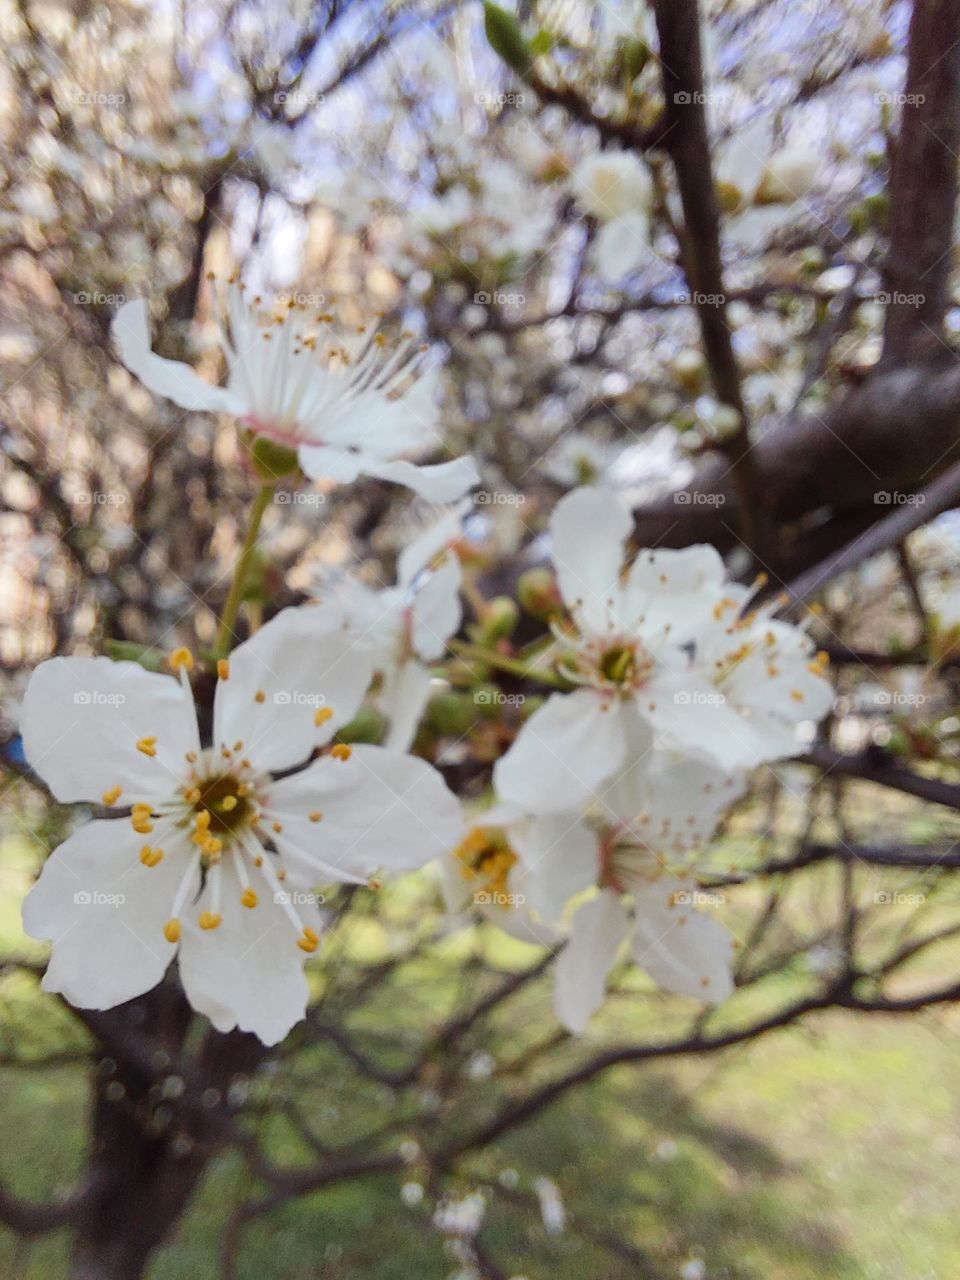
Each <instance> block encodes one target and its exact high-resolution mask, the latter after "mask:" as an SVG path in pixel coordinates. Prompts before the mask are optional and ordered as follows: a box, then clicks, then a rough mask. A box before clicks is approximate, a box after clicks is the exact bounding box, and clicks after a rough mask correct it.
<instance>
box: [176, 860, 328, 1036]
mask: <svg viewBox="0 0 960 1280" xmlns="http://www.w3.org/2000/svg"><path fill="white" fill-rule="evenodd" d="M224 876H225V880H226V883H225V885H224V892H223V899H222V904H221V910H220V914H221V916H222V922H221V924H220V925H219V927H218V928H216V929H201V928H200V927H199V926H198V925H197V923H196V920H195V919H194V918H193V917H192V916H191V917H189V918H186V919H184V921H183V934H182V939H181V943H180V980H181V982H182V983H183V989H184V991H185V992H186V995H187V999H188V1000H189V1001H190V1003H191V1005H192V1006H193V1008H194V1009H196V1010H197V1011H198V1012H200V1013H202V1014H205V1015H206V1016H207V1017H208V1018H209V1019H210V1021H211V1022H212V1023H213V1025H214V1026H215V1027H216V1029H217V1030H218V1031H224V1032H226V1031H232V1030H233V1028H234V1027H238V1028H239V1029H240V1030H241V1031H251V1032H253V1034H254V1035H255V1036H258V1037H259V1039H260V1040H262V1041H263V1043H264V1044H276V1043H277V1042H278V1041H280V1040H282V1039H283V1038H284V1036H285V1035H286V1034H287V1032H288V1031H289V1030H290V1028H291V1027H292V1026H294V1025H295V1023H297V1022H299V1021H300V1020H301V1018H303V1016H304V1014H305V1012H306V1007H307V980H306V977H305V976H304V972H303V963H304V961H305V960H306V958H307V957H306V954H305V952H303V951H302V950H301V949H300V948H299V947H298V946H297V932H296V928H295V927H294V925H293V923H292V922H291V920H290V919H289V918H288V916H287V915H286V913H285V911H284V910H283V908H282V907H281V906H280V905H279V904H278V903H276V902H274V901H273V899H272V897H271V896H270V895H269V894H268V893H261V894H260V901H259V903H258V905H257V906H256V907H254V908H253V909H252V910H249V909H247V908H246V907H243V906H241V903H240V890H239V887H238V885H232V884H230V882H229V868H227V867H224ZM297 912H298V914H299V915H300V916H301V918H302V919H303V923H304V924H305V925H306V926H307V927H308V928H312V929H314V930H315V931H316V932H317V933H320V931H321V928H322V925H321V921H320V915H319V912H318V911H317V910H316V908H315V907H312V906H309V905H307V906H303V905H301V904H300V903H298V904H297ZM194 914H195V913H194Z"/></svg>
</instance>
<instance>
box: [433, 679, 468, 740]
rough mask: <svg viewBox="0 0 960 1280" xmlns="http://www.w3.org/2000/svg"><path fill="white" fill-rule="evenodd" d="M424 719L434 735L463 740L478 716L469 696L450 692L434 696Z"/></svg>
mask: <svg viewBox="0 0 960 1280" xmlns="http://www.w3.org/2000/svg"><path fill="white" fill-rule="evenodd" d="M424 718H425V720H426V722H427V725H428V726H429V727H430V728H431V729H432V730H433V731H434V733H440V734H443V735H444V736H445V737H450V738H461V737H463V735H464V734H465V733H469V732H470V729H471V728H472V726H473V723H474V721H475V720H476V718H477V716H476V709H475V708H474V705H473V701H472V699H471V698H470V697H469V696H467V695H464V694H462V693H454V692H453V690H450V691H444V692H443V693H435V694H434V695H433V697H432V698H431V699H430V701H429V702H428V703H427V711H426V716H425V717H424Z"/></svg>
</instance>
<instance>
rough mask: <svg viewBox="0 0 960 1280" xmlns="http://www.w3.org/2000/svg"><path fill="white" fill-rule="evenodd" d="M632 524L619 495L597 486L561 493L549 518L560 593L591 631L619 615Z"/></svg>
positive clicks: (601, 628) (601, 629) (583, 624)
mask: <svg viewBox="0 0 960 1280" xmlns="http://www.w3.org/2000/svg"><path fill="white" fill-rule="evenodd" d="M632 527H633V521H632V520H631V518H630V512H629V511H628V510H627V509H626V507H625V506H624V505H623V503H622V502H621V501H620V499H619V498H618V497H617V495H616V494H615V493H613V492H612V491H611V490H610V489H601V488H597V487H593V486H585V487H583V488H581V489H574V490H573V492H572V493H568V494H567V495H566V497H564V498H561V500H560V501H559V502H558V503H557V505H556V508H555V510H554V512H553V515H552V517H551V519H550V534H551V537H552V539H553V563H554V568H555V569H556V572H557V582H558V584H559V587H560V593H561V595H562V596H563V599H564V602H565V603H566V605H567V607H568V608H569V609H570V611H571V612H572V613H573V614H574V615H575V616H576V618H577V620H578V622H579V623H580V624H581V625H582V626H583V627H584V628H585V629H586V630H588V631H603V630H604V629H605V628H606V627H607V626H608V624H609V622H610V620H611V618H616V617H618V615H619V601H620V596H621V591H620V585H619V577H620V570H621V568H622V567H623V561H624V541H625V539H626V538H627V537H628V536H629V534H630V530H631V529H632Z"/></svg>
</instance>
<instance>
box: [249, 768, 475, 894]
mask: <svg viewBox="0 0 960 1280" xmlns="http://www.w3.org/2000/svg"><path fill="white" fill-rule="evenodd" d="M311 812H319V813H322V815H323V817H322V818H321V819H320V820H319V821H318V822H311V820H310V817H309V815H310V813H311ZM264 814H265V816H266V817H268V818H272V817H274V816H275V817H276V818H277V819H278V820H279V821H281V822H282V824H283V833H282V835H278V836H277V845H278V847H279V848H280V850H281V852H282V854H283V857H284V863H285V865H286V866H290V867H293V868H295V870H296V872H297V874H298V876H300V878H302V879H303V880H304V881H305V882H307V883H322V882H324V881H325V880H336V879H340V878H343V879H345V880H355V879H356V878H358V877H360V878H362V879H366V878H367V877H368V876H371V875H373V874H374V873H375V872H377V871H379V870H380V869H381V868H382V869H384V870H386V871H389V872H401V871H412V870H415V869H416V868H417V867H422V866H423V865H424V864H425V863H427V862H430V861H431V860H432V859H433V858H437V857H439V856H440V855H441V854H442V853H445V852H446V851H448V850H449V849H452V848H453V847H454V845H456V843H457V842H458V840H459V839H460V834H461V831H462V829H463V814H462V813H461V811H460V804H459V801H458V800H457V798H456V796H454V795H453V794H452V792H450V791H449V790H448V788H447V785H446V783H445V782H444V780H443V778H442V777H441V776H440V774H439V773H438V772H437V771H436V769H434V768H433V767H432V766H431V765H428V764H427V763H426V762H425V761H423V760H417V759H414V757H413V756H407V755H403V754H401V753H400V752H398V751H389V750H387V749H386V748H385V747H370V746H355V747H354V748H353V751H352V753H351V755H350V758H349V760H336V759H334V758H333V757H330V756H325V757H323V758H322V759H320V760H316V761H314V763H313V764H311V765H310V766H309V768H307V769H303V770H302V771H301V772H300V773H296V774H293V775H291V776H290V777H289V778H284V779H282V780H281V781H280V782H277V783H276V784H275V785H274V786H273V788H272V790H271V794H270V803H269V805H268V806H266V807H265V808H264Z"/></svg>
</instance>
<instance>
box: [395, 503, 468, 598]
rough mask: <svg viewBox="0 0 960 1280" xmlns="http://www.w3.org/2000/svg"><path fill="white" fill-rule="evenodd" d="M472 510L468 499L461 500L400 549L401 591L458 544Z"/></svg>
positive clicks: (398, 580) (398, 570)
mask: <svg viewBox="0 0 960 1280" xmlns="http://www.w3.org/2000/svg"><path fill="white" fill-rule="evenodd" d="M472 508H473V501H472V499H471V498H461V499H460V501H459V502H457V503H456V504H455V505H454V506H451V507H446V508H440V510H441V511H442V514H441V515H439V516H438V517H437V518H436V519H435V520H434V521H433V522H432V523H431V524H430V525H429V526H428V527H427V528H426V529H424V531H423V533H421V534H420V535H419V536H418V537H416V538H414V540H413V541H412V542H410V543H408V544H407V546H405V547H404V548H403V550H402V551H401V552H400V555H399V556H398V557H397V582H398V583H399V585H400V586H401V587H409V586H410V584H411V583H412V582H413V580H414V578H415V577H416V576H417V574H418V573H420V571H421V570H422V569H425V568H426V567H427V565H428V564H430V562H431V561H432V560H434V559H435V558H436V557H437V556H438V555H439V554H440V553H441V551H443V550H445V548H447V547H449V546H450V545H451V544H452V543H454V542H456V541H457V539H458V538H459V537H460V535H461V533H462V531H463V521H464V519H465V518H466V516H467V515H468V514H469V512H470V511H471V510H472Z"/></svg>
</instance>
